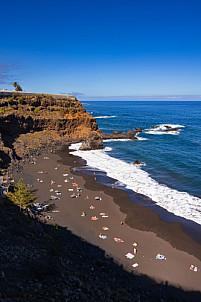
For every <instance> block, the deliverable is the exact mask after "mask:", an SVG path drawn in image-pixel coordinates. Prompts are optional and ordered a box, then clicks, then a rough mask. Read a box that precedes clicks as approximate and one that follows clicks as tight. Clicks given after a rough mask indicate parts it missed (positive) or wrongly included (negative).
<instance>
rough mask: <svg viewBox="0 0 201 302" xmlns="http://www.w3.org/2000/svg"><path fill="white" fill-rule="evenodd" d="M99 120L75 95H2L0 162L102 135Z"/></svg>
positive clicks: (2, 164) (0, 108)
mask: <svg viewBox="0 0 201 302" xmlns="http://www.w3.org/2000/svg"><path fill="white" fill-rule="evenodd" d="M99 133H100V131H99V130H98V125H97V123H96V119H95V118H93V117H92V116H90V114H88V113H87V112H86V110H85V109H84V108H83V107H82V105H81V103H80V102H79V101H78V100H77V99H76V98H70V99H69V98H67V97H58V96H57V97H53V96H52V95H41V94H40V95H37V94H35V95H19V94H16V93H13V94H12V96H11V97H10V96H5V95H0V165H1V168H5V167H6V166H7V165H8V163H9V162H11V161H12V159H16V158H17V159H19V158H22V157H23V156H25V155H26V154H27V153H29V151H30V149H37V148H40V147H41V146H42V145H43V146H44V145H50V144H51V143H54V142H67V141H73V140H79V141H80V140H82V139H87V138H89V137H93V136H96V135H97V134H99Z"/></svg>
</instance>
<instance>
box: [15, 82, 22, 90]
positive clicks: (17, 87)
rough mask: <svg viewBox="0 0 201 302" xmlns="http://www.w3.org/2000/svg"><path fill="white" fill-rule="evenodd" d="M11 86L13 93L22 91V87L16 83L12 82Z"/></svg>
mask: <svg viewBox="0 0 201 302" xmlns="http://www.w3.org/2000/svg"><path fill="white" fill-rule="evenodd" d="M13 86H14V87H15V91H22V87H21V86H20V85H19V84H18V83H17V82H14V83H13Z"/></svg>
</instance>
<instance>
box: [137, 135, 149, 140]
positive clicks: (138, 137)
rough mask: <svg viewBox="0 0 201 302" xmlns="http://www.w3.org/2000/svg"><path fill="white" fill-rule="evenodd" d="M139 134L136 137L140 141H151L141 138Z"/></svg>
mask: <svg viewBox="0 0 201 302" xmlns="http://www.w3.org/2000/svg"><path fill="white" fill-rule="evenodd" d="M138 135H139V134H136V137H137V139H138V140H139V141H148V140H149V139H148V138H145V137H141V136H138Z"/></svg>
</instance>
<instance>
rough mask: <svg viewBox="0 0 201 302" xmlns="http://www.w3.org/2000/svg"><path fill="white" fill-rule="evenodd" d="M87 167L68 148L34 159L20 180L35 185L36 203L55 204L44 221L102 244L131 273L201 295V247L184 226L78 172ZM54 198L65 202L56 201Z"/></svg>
mask: <svg viewBox="0 0 201 302" xmlns="http://www.w3.org/2000/svg"><path fill="white" fill-rule="evenodd" d="M31 162H32V163H31ZM34 163H35V164H34ZM83 164H84V163H83V161H81V160H80V158H78V157H75V156H72V155H69V153H68V148H67V147H64V148H62V150H61V151H58V152H57V153H50V152H47V153H46V154H42V155H41V156H39V157H38V158H36V159H31V161H30V163H28V164H25V165H24V169H23V171H22V172H21V173H14V178H15V182H16V181H17V180H19V179H20V178H23V179H24V182H25V183H26V184H29V185H32V186H33V189H35V190H36V195H37V201H36V202H39V203H44V204H48V203H51V204H55V208H54V209H53V210H50V211H48V212H47V213H46V212H42V215H41V219H42V220H43V221H44V220H45V221H46V222H47V223H50V224H57V225H59V226H62V227H66V228H67V229H69V230H71V231H72V232H73V233H74V234H75V235H78V236H80V237H81V238H83V240H86V241H87V242H89V243H91V244H93V245H96V246H99V247H100V248H101V249H103V250H104V251H105V254H106V255H108V256H110V257H112V258H113V259H114V260H115V262H117V263H118V264H122V265H123V267H124V269H126V270H127V271H129V272H134V273H136V274H142V275H147V276H149V277H151V278H153V279H154V280H155V281H157V282H159V283H161V282H162V283H167V284H170V285H173V286H175V287H181V288H182V289H184V290H187V291H192V290H193V291H201V272H200V271H199V269H200V268H201V256H200V255H201V245H200V244H198V243H197V242H195V241H194V240H193V239H192V238H190V236H188V235H187V234H186V233H184V232H183V230H182V229H181V226H180V224H178V223H167V222H164V221H162V220H161V219H160V217H159V215H157V214H156V213H154V212H153V211H151V210H150V209H148V208H146V207H144V206H141V205H137V204H134V203H133V202H131V201H130V200H129V196H128V193H127V192H125V191H123V190H119V189H116V188H110V187H107V186H105V185H102V184H100V183H97V182H96V175H93V176H88V175H83V174H82V175H81V174H80V173H77V172H75V171H73V168H74V167H78V166H82V165H83ZM77 188H78V189H77ZM55 191H58V192H57V193H58V195H57V194H56V192H55ZM60 193H61V194H60ZM71 195H76V196H77V198H72V197H71ZM78 195H80V196H78ZM51 196H55V197H58V198H60V199H58V200H50V198H51ZM97 197H98V198H97ZM90 207H91V209H90ZM82 215H83V216H82ZM92 217H93V218H92ZM91 218H92V219H91ZM104 236H106V237H107V238H105V237H104ZM104 238H105V239H104ZM163 259H164V260H163ZM133 265H134V267H133ZM190 267H191V269H190ZM195 268H196V269H195Z"/></svg>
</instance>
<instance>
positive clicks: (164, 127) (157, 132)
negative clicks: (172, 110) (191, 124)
mask: <svg viewBox="0 0 201 302" xmlns="http://www.w3.org/2000/svg"><path fill="white" fill-rule="evenodd" d="M184 127H185V126H183V125H174V124H161V125H158V126H155V127H154V128H149V129H145V133H148V134H155V135H163V134H171V135H179V134H180V130H181V129H180V128H184ZM174 129H178V130H177V131H175V130H174ZM165 130H166V131H165ZM167 130H168V131H167Z"/></svg>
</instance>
